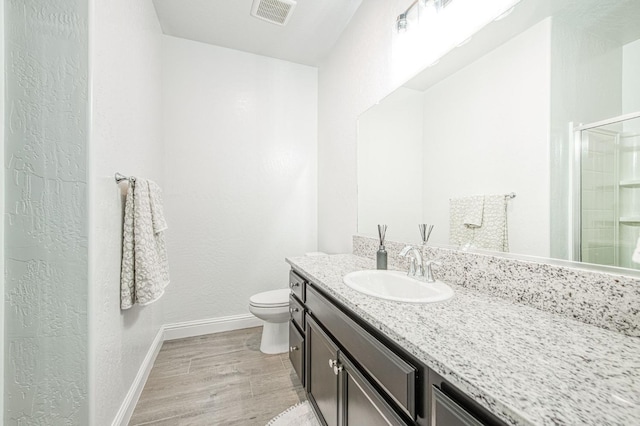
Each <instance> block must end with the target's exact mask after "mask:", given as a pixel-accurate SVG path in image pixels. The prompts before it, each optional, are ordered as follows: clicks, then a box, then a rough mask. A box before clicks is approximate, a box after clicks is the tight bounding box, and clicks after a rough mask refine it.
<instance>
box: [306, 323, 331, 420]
mask: <svg viewBox="0 0 640 426" xmlns="http://www.w3.org/2000/svg"><path fill="white" fill-rule="evenodd" d="M306 325H307V327H306V333H305V337H306V344H307V392H308V395H309V399H310V400H312V402H313V403H314V404H315V405H316V407H317V408H318V410H319V411H320V414H321V415H322V417H323V418H324V419H323V420H324V424H325V425H327V426H337V425H338V396H339V395H338V375H337V374H336V372H337V370H336V371H335V372H334V366H335V365H337V363H338V348H337V347H336V345H335V344H334V343H333V342H332V341H331V339H330V338H329V336H327V335H326V334H325V333H324V331H322V329H321V328H320V326H319V325H318V324H317V323H316V322H315V321H314V320H313V319H312V318H311V317H309V316H307V318H306Z"/></svg>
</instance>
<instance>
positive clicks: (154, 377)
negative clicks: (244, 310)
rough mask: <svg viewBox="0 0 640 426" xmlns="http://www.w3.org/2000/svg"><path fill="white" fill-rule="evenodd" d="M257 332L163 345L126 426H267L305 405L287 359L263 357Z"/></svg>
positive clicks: (272, 356) (258, 329)
mask: <svg viewBox="0 0 640 426" xmlns="http://www.w3.org/2000/svg"><path fill="white" fill-rule="evenodd" d="M261 333H262V328H261V327H256V328H251V329H244V330H236V331H232V332H225V333H217V334H212V335H207V336H198V337H193V338H187V339H180V340H174V341H170V342H165V343H164V345H163V346H162V349H161V350H160V353H159V354H158V357H157V359H156V363H155V364H154V367H153V369H152V371H151V374H150V375H149V379H148V380H147V383H146V384H145V387H144V390H143V392H142V395H141V396H140V400H139V401H138V405H137V406H136V408H135V410H134V413H133V416H132V418H131V421H130V423H129V425H130V426H133V425H136V426H138V425H140V426H141V425H158V426H161V425H172V426H173V425H180V426H186V425H193V426H199V425H207V426H210V425H229V426H232V425H243V426H251V425H265V424H266V423H267V422H268V421H269V420H270V419H271V418H273V417H275V416H276V415H278V414H279V413H281V412H282V411H284V410H286V409H287V408H288V407H290V406H291V405H294V404H296V403H298V402H301V401H304V400H305V399H306V396H305V393H304V389H303V388H302V386H301V385H300V382H299V381H298V379H297V376H296V375H295V372H294V371H293V368H292V366H291V363H290V362H289V358H288V355H287V354H278V355H266V354H263V353H261V352H260V350H259V347H260V338H261Z"/></svg>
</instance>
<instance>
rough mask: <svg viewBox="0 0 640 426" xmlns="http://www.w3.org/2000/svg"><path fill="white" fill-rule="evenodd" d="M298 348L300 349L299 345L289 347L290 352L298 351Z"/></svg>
mask: <svg viewBox="0 0 640 426" xmlns="http://www.w3.org/2000/svg"><path fill="white" fill-rule="evenodd" d="M297 350H298V347H297V346H291V347H289V352H294V351H297Z"/></svg>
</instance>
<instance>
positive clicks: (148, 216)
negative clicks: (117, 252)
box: [120, 179, 169, 309]
mask: <svg viewBox="0 0 640 426" xmlns="http://www.w3.org/2000/svg"><path fill="white" fill-rule="evenodd" d="M166 229H167V223H166V220H165V218H164V214H163V211H162V192H161V190H160V187H159V186H158V185H157V184H156V183H155V182H152V181H149V180H146V179H136V180H135V181H132V182H130V184H129V191H128V192H127V198H126V200H125V211H124V224H123V230H122V269H121V276H120V308H121V309H129V308H131V307H132V306H133V304H134V303H137V304H139V305H148V304H149V303H152V302H154V301H156V300H158V299H159V298H160V297H161V296H162V295H163V294H164V289H165V287H166V286H167V284H169V263H168V261H167V250H166V246H165V241H164V231H165V230H166Z"/></svg>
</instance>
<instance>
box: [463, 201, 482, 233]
mask: <svg viewBox="0 0 640 426" xmlns="http://www.w3.org/2000/svg"><path fill="white" fill-rule="evenodd" d="M465 204H466V206H465V208H466V212H465V215H464V220H463V222H464V226H466V227H467V228H480V227H481V226H482V215H483V213H484V195H476V196H473V197H468V198H466V199H465Z"/></svg>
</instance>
